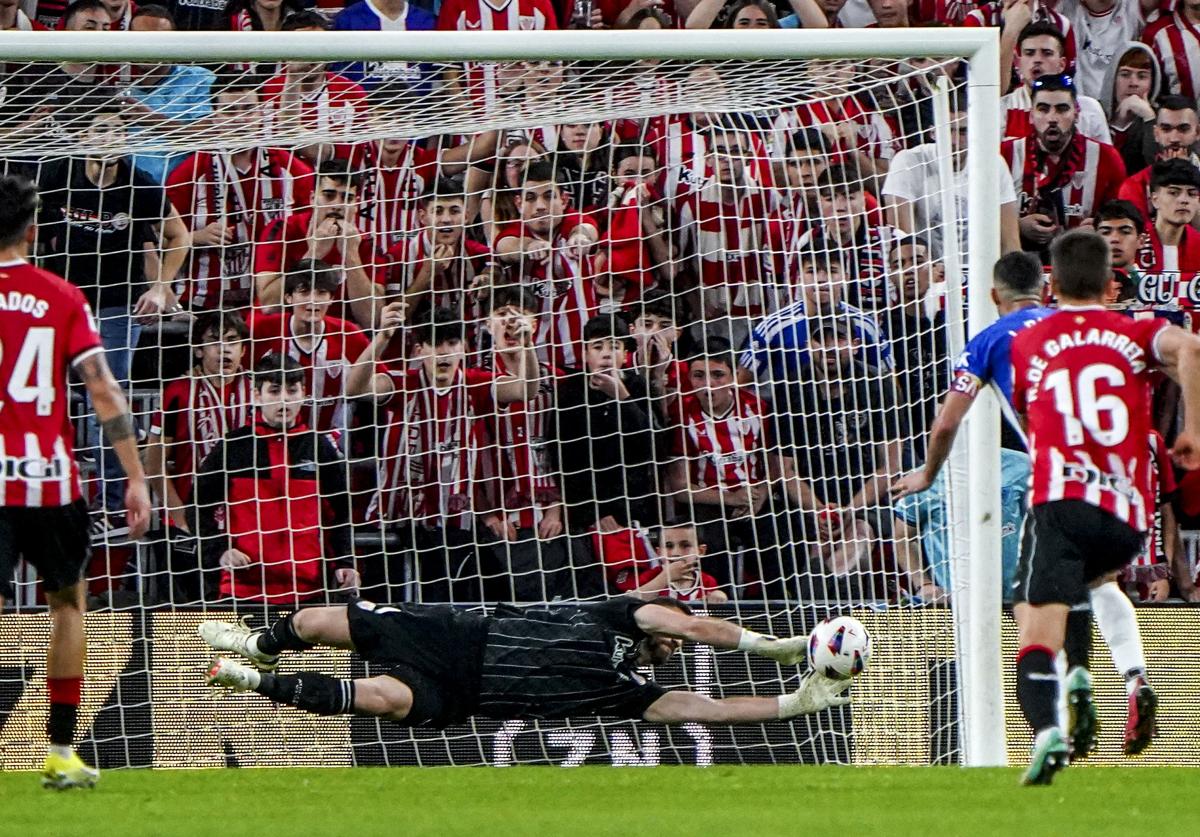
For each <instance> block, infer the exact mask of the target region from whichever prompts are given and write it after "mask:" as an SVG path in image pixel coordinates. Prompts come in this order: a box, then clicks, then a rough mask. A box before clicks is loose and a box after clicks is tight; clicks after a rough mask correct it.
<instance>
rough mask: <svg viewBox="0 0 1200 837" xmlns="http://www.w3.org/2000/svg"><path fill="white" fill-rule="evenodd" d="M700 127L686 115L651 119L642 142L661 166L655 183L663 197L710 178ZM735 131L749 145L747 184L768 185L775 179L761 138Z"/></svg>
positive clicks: (746, 132)
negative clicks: (651, 151)
mask: <svg viewBox="0 0 1200 837" xmlns="http://www.w3.org/2000/svg"><path fill="white" fill-rule="evenodd" d="M702 130H703V129H700V130H697V129H696V127H695V126H693V125H692V119H691V117H690V116H689V115H688V114H682V115H676V116H668V117H662V118H659V119H656V120H652V125H651V127H650V129H649V131H648V132H647V134H646V141H645V144H646V145H648V146H650V147H651V148H653V149H654V159H655V160H657V161H658V164H659V166H661V167H662V178H661V181H660V182H659V183H658V184H656V185H657V186H658V188H659V191H660V192H661V193H662V194H664V195H666V196H667V197H674V196H677V195H684V194H686V193H687V192H689V191H693V190H696V189H699V188H700V187H701V186H703V185H704V184H705V182H707V181H708V179H709V177H711V175H712V167H711V166H710V165H709V163H708V152H707V150H706V145H705V142H704V135H703V133H702ZM736 133H737V134H739V135H740V136H741V137H742V138H743V140H746V141H748V144H749V150H748V152H747V154H746V160H745V163H746V169H745V171H746V179H747V183H751V184H754V185H756V186H771V185H772V184H773V183H774V182H775V181H774V176H773V174H772V172H771V162H770V158H769V157H768V155H767V152H766V144H765V143H764V142H763V139H762V137H760V136H759V135H758V134H757V133H755V132H753V131H750V130H746V129H741V130H737V131H736Z"/></svg>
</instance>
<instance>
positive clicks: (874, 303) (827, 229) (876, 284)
mask: <svg viewBox="0 0 1200 837" xmlns="http://www.w3.org/2000/svg"><path fill="white" fill-rule="evenodd" d="M817 186H818V193H819V195H820V198H819V201H820V207H821V215H820V218H819V219H814V220H813V223H812V225H811V226H810V227H809V229H808V232H807V233H805V234H804V235H803V236H802V237H801V238H800V247H801V248H811V249H813V250H818V251H820V250H827V251H829V252H830V253H838V254H840V255H839V257H840V258H842V259H843V260H844V264H845V265H846V267H847V273H848V282H849V287H848V288H847V293H846V298H847V301H848V302H849V303H850V304H851V305H854V306H855V307H858V308H861V309H863V310H864V311H867V312H874V311H883V310H884V309H885V308H887V307H888V305H890V304H891V303H894V302H895V299H894V298H893V296H892V293H891V289H890V287H889V285H888V283H887V280H886V278H885V274H886V273H887V264H888V261H889V259H890V257H891V248H892V245H893V242H894V241H895V240H896V238H897V237H898V236H899V233H898V231H897V230H896V229H895V228H894V227H891V226H888V225H887V224H873V223H871V220H870V218H869V217H868V216H867V207H866V199H865V193H866V187H865V185H864V183H863V178H862V177H861V175H860V174H859V172H858V171H857V170H855V169H852V168H842V167H834V168H830V169H828V170H826V171H825V173H824V174H822V175H821V176H820V178H818V179H817Z"/></svg>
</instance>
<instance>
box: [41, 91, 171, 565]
mask: <svg viewBox="0 0 1200 837" xmlns="http://www.w3.org/2000/svg"><path fill="white" fill-rule="evenodd" d="M90 117H91V118H90V121H89V123H88V127H87V129H86V131H85V133H84V134H83V137H82V140H83V142H84V143H86V144H87V145H88V147H90V148H91V149H92V151H91V152H90V153H89V154H88V156H87V157H85V158H83V159H74V158H65V159H61V160H56V161H54V162H53V163H51V164H49V165H47V166H46V167H45V169H43V171H42V175H41V178H40V182H39V184H38V185H39V191H40V192H41V197H42V218H41V222H40V224H39V230H38V235H39V245H40V248H41V250H42V253H43V260H42V264H43V265H44V266H45V267H46V268H47V269H48V270H51V271H53V272H54V273H57V274H58V275H60V276H62V277H64V278H65V279H67V281H69V282H71V283H72V284H75V285H77V286H79V288H80V289H81V290H82V291H83V293H84V296H85V297H86V298H87V300H88V304H89V305H91V306H92V309H93V310H94V311H95V312H96V314H97V316H98V318H99V322H100V339H101V342H103V344H104V350H105V358H106V360H107V361H108V365H109V367H110V368H111V369H112V371H113V377H115V378H116V379H117V380H118V381H119V382H121V384H122V386H128V384H129V380H128V379H129V369H130V363H131V360H132V357H133V349H134V347H136V346H137V343H138V338H139V337H140V335H141V331H142V323H143V321H144V320H146V319H148V318H151V319H152V321H154V322H157V321H158V318H159V316H161V315H163V314H171V313H174V312H176V311H177V310H178V309H179V306H178V304H177V302H176V299H175V294H174V292H173V291H172V290H171V283H172V282H174V280H175V278H176V275H177V274H178V272H179V268H180V266H181V265H182V264H183V262H184V260H185V259H186V258H187V249H188V232H187V227H185V226H184V224H183V221H181V220H180V219H179V214H178V213H177V212H176V211H175V210H174V208H172V206H171V204H170V202H169V201H168V200H167V198H166V194H165V193H164V192H163V190H162V188H161V187H160V186H157V185H155V184H154V183H153V182H152V181H151V180H150V179H149V178H147V177H146V176H145V175H143V174H142V173H141V172H140V171H137V170H135V169H134V168H133V167H132V166H130V164H129V161H128V160H127V159H126V158H125V157H123V156H120V153H119V151H118V150H117V149H123V148H125V147H126V134H125V124H124V122H123V121H122V119H121V116H120V109H119V106H118V105H117V104H116V103H109V104H107V105H101V106H97V108H96V109H95V110H94V111H93V112H92V113H91V115H90ZM146 245H149V246H150V249H149V250H146V249H145V248H146ZM151 268H153V270H154V273H150V274H149V275H148V271H149V270H150V269H151ZM147 280H149V281H150V283H151V287H150V288H149V289H147V288H146V282H147ZM131 314H132V316H131ZM88 440H89V444H90V445H91V446H92V448H93V449H95V450H99V449H100V427H99V425H98V424H97V423H96V421H95V418H94V417H92V416H91V415H90V411H89V419H88ZM97 461H98V463H99V471H100V476H101V485H100V492H99V496H98V497H97V498H96V502H97V506H98V508H97V511H99V514H98V515H97V516H96V517H95V519H94V520H93V534H94V536H95V538H96V539H97V540H98V541H103V542H107V540H108V539H109V538H115V537H117V536H119V535H123V534H125V533H126V532H127V531H128V527H127V526H126V524H125V500H124V495H125V480H124V477H123V471H122V469H121V466H120V463H119V462H118V461H117V458H116V455H115V454H114V453H113V451H112V448H111V447H110V446H108V445H105V446H104V447H103V450H100V452H99V453H98V454H97Z"/></svg>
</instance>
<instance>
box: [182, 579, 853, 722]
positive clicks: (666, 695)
mask: <svg viewBox="0 0 1200 837" xmlns="http://www.w3.org/2000/svg"><path fill="white" fill-rule="evenodd" d="M200 636H201V637H203V638H204V640H205V641H206V642H207V643H208V644H209V645H210V646H212V647H213V648H214V649H216V650H218V651H226V652H233V653H236V654H239V655H241V656H242V657H245V658H246V659H247V660H249V661H250V662H251V663H253V667H251V666H247V665H244V664H242V663H239V662H236V661H234V660H231V659H228V658H222V657H219V658H217V659H216V660H214V661H213V663H212V666H211V667H210V668H209V670H208V682H209V683H210V684H212V685H218V686H225V687H228V688H230V689H232V690H234V691H238V692H250V691H252V692H257V693H258V694H260V695H263V696H265V697H267V698H269V699H270V700H272V701H275V702H276V703H283V704H287V705H289V706H295V707H298V708H300V709H303V710H305V711H307V712H313V713H316V714H318V715H338V714H343V713H354V714H359V715H373V716H377V717H381V718H386V719H388V720H391V721H395V722H397V723H400V724H404V725H406V726H413V727H433V728H438V729H440V728H443V727H446V726H448V725H450V724H454V723H458V722H461V721H463V720H465V719H467V718H468V717H470V716H473V715H477V716H482V717H487V718H497V719H510V718H529V719H540V718H566V717H572V716H578V715H605V716H618V717H624V718H641V719H644V720H646V721H654V722H658V723H664V724H672V723H683V722H686V721H698V722H703V723H711V724H738V723H754V722H761V721H773V720H777V719H781V718H791V717H794V716H796V715H802V714H807V713H811V712H817V711H819V710H821V709H825V708H827V707H830V706H841V705H844V704H846V703H848V702H849V700H850V698H849V696H848V695H845V694H844V692H845V691H846V689H848V688H849V685H850V684H849V682H848V681H835V680H830V679H828V678H826V677H824V676H822V675H820V674H817V673H816V672H812V673H809V674H807V675H805V677H804V679H803V680H802V681H801V683H800V688H798V689H797V690H796V691H794V692H792V693H790V694H784V695H780V696H779V697H729V698H720V699H714V698H710V697H707V696H705V695H701V694H696V693H693V692H687V691H667V690H666V689H664V688H662V687H661V686H659V685H658V684H656V683H655V682H654V681H652V680H648V679H647V678H646V677H644V676H643V675H642V674H641V673H640V672H639V671H638V666H641V665H662V664H663V663H665V662H667V661H668V660H669V659H671V657H672V656H673V655H674V654H675V652H676V651H678V650H679V649H680V647H681V646H682V645H683V642H684V641H688V640H690V641H693V642H700V643H704V644H706V645H711V646H712V647H714V648H724V649H738V650H741V651H746V652H749V653H751V654H757V655H759V656H762V657H767V658H769V659H772V660H776V661H778V662H779V663H781V664H784V665H794V664H797V663H799V662H800V660H801V659H803V658H804V656H805V644H806V640H805V638H803V637H793V638H790V639H775V638H774V637H768V636H763V635H761V634H756V633H754V632H753V631H749V630H746V629H744V628H741V627H739V626H738V625H735V624H733V623H732V622H727V621H725V620H722V619H713V618H709V617H703V616H693V615H692V614H691V611H690V609H689V608H688V607H687V605H685V604H683V603H681V602H677V601H675V600H673V599H665V598H664V599H656V600H655V601H653V602H644V601H640V600H638V599H635V598H632V597H628V596H621V597H618V598H614V599H609V600H607V601H604V602H599V603H595V604H582V605H575V606H569V607H562V608H547V607H537V608H524V609H521V608H515V607H509V606H501V607H500V608H498V609H497V610H496V612H495V613H494V614H493V615H492V616H484V615H482V614H479V613H472V612H465V611H460V610H457V609H455V608H453V607H451V606H449V605H419V604H400V605H395V606H381V605H375V604H372V603H371V602H367V601H362V600H358V601H354V602H351V603H350V604H347V605H345V606H341V607H314V608H307V609H304V610H298V611H296V612H295V613H292V614H290V615H288V616H286V617H284V618H283V619H281V620H279V621H278V622H275V623H274V624H272V625H271V626H270V627H268V628H267V629H266V630H263V631H259V632H252V631H251V630H250V629H249V628H247V627H245V626H243V625H239V624H230V623H226V622H214V621H208V622H202V623H201V624H200ZM317 645H325V646H332V647H334V648H344V649H348V650H351V651H355V652H357V653H358V654H359V655H361V656H362V657H363V658H364V659H365V660H366V661H367V662H369V663H371V665H372V667H376V666H377V667H379V668H380V669H382V670H383V671H384V672H385V673H384V674H381V675H379V676H375V677H365V678H360V679H357V680H342V679H338V678H336V677H329V676H327V675H325V674H320V673H318V672H307V671H305V672H300V673H298V674H288V675H284V674H275V673H274V669H275V666H276V663H277V662H278V660H279V655H280V654H282V653H283V652H285V651H303V650H305V649H308V648H312V647H314V646H317Z"/></svg>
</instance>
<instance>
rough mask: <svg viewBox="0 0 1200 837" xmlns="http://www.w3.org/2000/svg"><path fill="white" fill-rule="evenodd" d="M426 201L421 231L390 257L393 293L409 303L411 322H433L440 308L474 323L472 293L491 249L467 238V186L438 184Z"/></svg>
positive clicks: (421, 212)
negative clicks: (471, 302) (470, 300)
mask: <svg viewBox="0 0 1200 837" xmlns="http://www.w3.org/2000/svg"><path fill="white" fill-rule="evenodd" d="M420 203H421V209H420V210H419V212H418V216H417V217H418V219H419V221H420V225H421V226H420V228H419V229H420V232H419V233H418V234H417V235H416V236H414V237H412V238H407V239H404V240H402V241H401V242H400V243H399V244H397V245H395V246H394V247H393V248H392V249H391V251H390V252H389V253H388V259H389V261H390V266H389V268H388V272H387V277H388V278H387V286H386V291H387V295H388V297H389V298H391V299H403V300H404V302H405V304H406V306H407V309H408V314H407V319H408V321H409V322H421V321H424V320H428V319H429V317H430V315H431V313H432V312H433V311H434V310H436V309H438V308H446V309H448V310H451V311H453V312H454V313H455V314H457V315H458V317H459V318H460V319H467V320H471V319H473V313H474V312H472V311H471V310H470V309H469V308H468V304H467V297H468V291H470V290H471V289H472V288H473V286H474V284H475V277H476V276H479V275H481V274H482V273H483V271H484V269H485V268H486V266H487V263H488V260H489V256H490V251H489V250H488V248H487V246H486V245H483V244H480V243H479V242H478V241H475V240H474V239H470V238H467V237H466V196H465V195H463V192H462V186H461V185H460V184H459V183H457V182H455V181H447V180H441V181H438V182H437V183H436V185H434V187H433V188H431V189H430V190H429V191H428V192H427V193H426V194H425V195H424V196H423V197H422V198H421V201H420Z"/></svg>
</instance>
